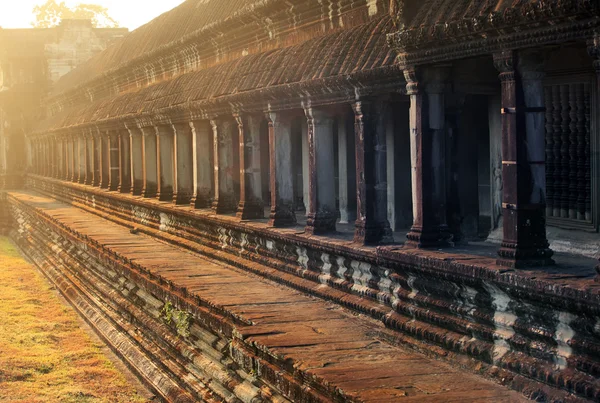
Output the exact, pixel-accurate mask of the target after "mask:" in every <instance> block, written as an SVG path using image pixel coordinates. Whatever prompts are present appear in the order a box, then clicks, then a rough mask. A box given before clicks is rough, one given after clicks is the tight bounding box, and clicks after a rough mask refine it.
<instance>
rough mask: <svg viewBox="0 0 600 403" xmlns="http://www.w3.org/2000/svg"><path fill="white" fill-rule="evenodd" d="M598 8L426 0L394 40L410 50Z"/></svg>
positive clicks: (532, 0)
mask: <svg viewBox="0 0 600 403" xmlns="http://www.w3.org/2000/svg"><path fill="white" fill-rule="evenodd" d="M419 1H422V0H419ZM407 3H408V4H410V3H412V1H411V0H407ZM598 8H599V6H598V1H596V0H460V1H457V0H424V1H422V5H421V7H420V8H419V9H418V12H416V14H415V16H414V18H411V19H410V20H409V21H408V22H407V24H406V25H405V27H404V29H401V30H400V31H399V32H398V33H396V34H394V44H395V45H396V46H397V47H398V48H399V49H401V50H406V51H410V50H412V49H423V48H428V47H436V46H444V45H447V44H449V43H461V42H465V41H469V40H476V39H486V38H489V37H491V36H502V35H507V34H510V33H515V32H522V31H526V30H533V29H537V28H540V27H542V26H552V25H557V24H560V23H563V22H568V21H577V20H582V19H586V18H590V17H592V18H594V17H596V18H597V17H598Z"/></svg>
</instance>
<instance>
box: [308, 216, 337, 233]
mask: <svg viewBox="0 0 600 403" xmlns="http://www.w3.org/2000/svg"><path fill="white" fill-rule="evenodd" d="M335 222H336V216H335V214H333V213H330V212H320V213H319V212H318V213H308V214H307V216H306V233H307V234H311V235H323V234H330V233H332V232H335Z"/></svg>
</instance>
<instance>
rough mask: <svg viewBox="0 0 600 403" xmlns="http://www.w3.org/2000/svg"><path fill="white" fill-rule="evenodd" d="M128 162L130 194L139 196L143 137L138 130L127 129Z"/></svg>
mask: <svg viewBox="0 0 600 403" xmlns="http://www.w3.org/2000/svg"><path fill="white" fill-rule="evenodd" d="M128 131H129V153H130V156H129V160H130V162H131V166H130V172H131V185H130V186H131V194H132V195H134V196H140V195H141V194H142V190H143V188H144V170H143V168H144V160H143V158H144V154H143V148H144V145H143V143H144V137H143V135H142V131H141V130H140V129H138V128H131V129H129V128H128Z"/></svg>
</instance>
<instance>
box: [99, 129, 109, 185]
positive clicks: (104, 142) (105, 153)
mask: <svg viewBox="0 0 600 403" xmlns="http://www.w3.org/2000/svg"><path fill="white" fill-rule="evenodd" d="M109 141H110V137H109V136H108V133H105V134H104V135H103V136H102V135H101V136H100V137H99V147H100V158H101V164H102V165H101V173H100V187H101V188H102V189H108V188H109V183H110V145H109Z"/></svg>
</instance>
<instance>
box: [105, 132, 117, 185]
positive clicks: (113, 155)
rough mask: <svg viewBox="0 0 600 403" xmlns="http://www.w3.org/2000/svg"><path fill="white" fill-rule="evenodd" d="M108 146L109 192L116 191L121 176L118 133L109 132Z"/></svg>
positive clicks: (107, 136) (107, 134)
mask: <svg viewBox="0 0 600 403" xmlns="http://www.w3.org/2000/svg"><path fill="white" fill-rule="evenodd" d="M106 145H107V147H108V190H111V191H116V190H117V189H118V188H119V181H120V176H121V174H120V172H121V169H120V161H119V160H120V159H119V135H118V133H114V132H112V133H111V132H107V133H106Z"/></svg>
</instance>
